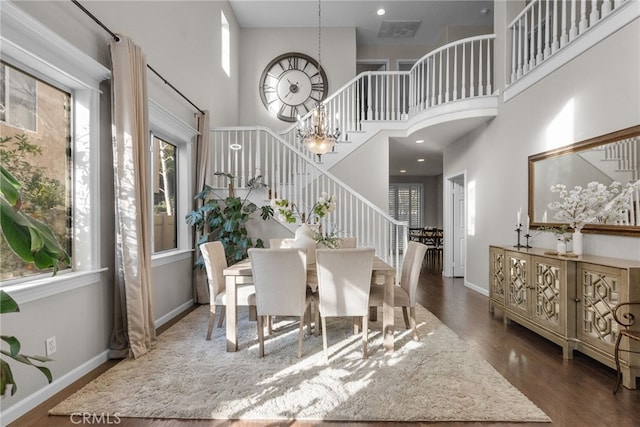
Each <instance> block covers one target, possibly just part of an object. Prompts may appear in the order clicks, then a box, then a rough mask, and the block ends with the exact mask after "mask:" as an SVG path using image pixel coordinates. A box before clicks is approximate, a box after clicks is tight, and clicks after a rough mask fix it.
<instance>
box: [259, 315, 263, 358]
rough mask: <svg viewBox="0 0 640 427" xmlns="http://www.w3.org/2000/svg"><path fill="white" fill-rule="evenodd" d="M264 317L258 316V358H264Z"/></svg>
mask: <svg viewBox="0 0 640 427" xmlns="http://www.w3.org/2000/svg"><path fill="white" fill-rule="evenodd" d="M263 319H264V316H258V348H259V350H258V356H259V357H264V324H263Z"/></svg>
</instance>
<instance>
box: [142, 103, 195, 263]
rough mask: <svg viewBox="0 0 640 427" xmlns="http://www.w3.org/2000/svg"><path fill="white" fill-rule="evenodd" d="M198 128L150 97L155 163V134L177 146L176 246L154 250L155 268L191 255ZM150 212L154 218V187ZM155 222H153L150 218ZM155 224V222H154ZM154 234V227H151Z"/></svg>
mask: <svg viewBox="0 0 640 427" xmlns="http://www.w3.org/2000/svg"><path fill="white" fill-rule="evenodd" d="M197 135H198V131H197V130H196V129H195V128H193V126H190V125H188V124H187V123H185V122H183V121H182V120H180V119H179V118H178V117H177V116H175V115H174V114H173V113H171V112H170V111H168V110H167V109H165V108H164V107H162V106H161V105H160V104H159V103H157V102H155V101H154V100H153V99H149V156H150V159H151V161H150V162H149V164H150V165H152V164H153V163H152V159H153V136H156V137H158V138H160V139H162V140H164V141H166V142H169V143H171V144H173V145H175V147H176V187H177V189H178V191H176V212H175V214H176V234H177V235H176V248H174V249H167V250H164V251H160V252H152V254H151V264H152V266H153V267H156V266H158V265H162V264H165V263H169V262H173V261H176V260H178V259H182V258H184V257H186V256H191V252H192V248H191V233H190V229H189V227H188V226H187V223H186V222H185V221H184V220H183V218H184V217H185V216H186V215H187V214H188V213H189V212H190V211H191V210H192V208H193V195H194V193H193V187H194V183H193V177H192V176H191V175H190V174H189V170H190V169H191V168H190V165H191V164H192V161H191V160H192V159H193V155H194V143H193V142H194V138H195V137H196V136H197ZM149 169H150V171H149V174H150V179H153V167H150V168H149ZM149 199H150V203H149V206H150V209H151V212H150V215H151V217H153V186H150V190H149ZM150 222H151V221H150ZM150 226H151V227H153V224H150ZM150 233H151V234H150V235H151V236H153V230H150Z"/></svg>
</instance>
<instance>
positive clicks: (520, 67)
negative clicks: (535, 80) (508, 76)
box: [472, 18, 524, 78]
mask: <svg viewBox="0 0 640 427" xmlns="http://www.w3.org/2000/svg"><path fill="white" fill-rule="evenodd" d="M523 20H524V18H520V19H518V23H517V24H516V26H517V31H518V70H517V77H518V78H520V77H522V74H523V73H524V62H523V59H524V58H523V52H524V47H523V37H522V33H523V31H522V25H523ZM472 55H473V52H472Z"/></svg>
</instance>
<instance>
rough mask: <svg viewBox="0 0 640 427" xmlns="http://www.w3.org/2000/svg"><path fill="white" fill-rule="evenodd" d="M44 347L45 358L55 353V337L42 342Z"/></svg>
mask: <svg viewBox="0 0 640 427" xmlns="http://www.w3.org/2000/svg"><path fill="white" fill-rule="evenodd" d="M44 345H45V352H46V353H47V356H51V355H52V354H53V353H55V352H56V337H55V336H53V337H51V338H47V339H46V340H45V341H44Z"/></svg>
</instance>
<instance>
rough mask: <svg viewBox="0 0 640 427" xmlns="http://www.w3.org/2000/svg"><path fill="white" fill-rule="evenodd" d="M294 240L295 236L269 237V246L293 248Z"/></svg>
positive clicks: (273, 247) (272, 247)
mask: <svg viewBox="0 0 640 427" xmlns="http://www.w3.org/2000/svg"><path fill="white" fill-rule="evenodd" d="M294 241H295V239H294V238H293V237H287V238H279V237H274V238H271V239H269V248H271V249H278V248H281V249H284V248H293V247H294V246H293V243H294Z"/></svg>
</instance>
